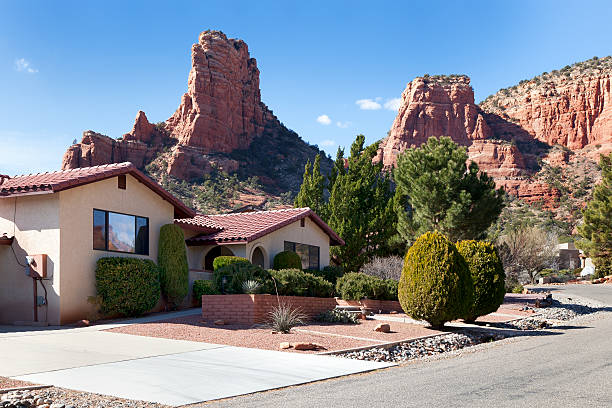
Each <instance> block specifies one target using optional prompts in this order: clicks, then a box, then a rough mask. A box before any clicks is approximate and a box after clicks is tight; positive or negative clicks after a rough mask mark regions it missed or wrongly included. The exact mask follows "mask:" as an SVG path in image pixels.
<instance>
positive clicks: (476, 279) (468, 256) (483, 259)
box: [457, 240, 506, 322]
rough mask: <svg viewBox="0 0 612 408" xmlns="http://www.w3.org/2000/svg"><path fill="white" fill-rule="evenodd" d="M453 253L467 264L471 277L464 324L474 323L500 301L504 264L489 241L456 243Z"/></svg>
mask: <svg viewBox="0 0 612 408" xmlns="http://www.w3.org/2000/svg"><path fill="white" fill-rule="evenodd" d="M457 250H458V251H459V253H460V254H461V255H462V256H463V258H464V259H465V261H466V262H467V264H468V267H469V269H470V274H471V275H472V283H473V285H474V301H473V303H472V307H471V308H470V310H469V312H468V314H467V315H465V321H467V322H474V321H475V320H476V319H477V318H478V317H479V316H484V315H487V314H489V313H493V312H495V311H496V310H497V309H498V308H499V306H500V305H501V304H502V303H503V302H504V295H505V292H506V274H505V273H504V265H503V264H502V262H501V259H500V258H499V254H498V253H497V249H495V246H494V245H493V244H492V243H490V242H485V241H472V240H469V241H461V242H459V243H457Z"/></svg>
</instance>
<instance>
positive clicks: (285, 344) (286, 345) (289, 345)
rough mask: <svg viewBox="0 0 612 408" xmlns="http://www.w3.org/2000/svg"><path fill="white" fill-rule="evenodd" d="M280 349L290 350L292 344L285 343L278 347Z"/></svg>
mask: <svg viewBox="0 0 612 408" xmlns="http://www.w3.org/2000/svg"><path fill="white" fill-rule="evenodd" d="M278 348H280V349H281V350H286V349H288V348H291V343H289V342H286V341H284V342H282V343H281V344H280V345H279V346H278Z"/></svg>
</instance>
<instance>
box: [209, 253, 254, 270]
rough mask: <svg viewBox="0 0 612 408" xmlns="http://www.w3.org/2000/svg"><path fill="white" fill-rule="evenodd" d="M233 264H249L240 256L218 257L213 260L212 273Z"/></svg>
mask: <svg viewBox="0 0 612 408" xmlns="http://www.w3.org/2000/svg"><path fill="white" fill-rule="evenodd" d="M234 264H241V265H250V264H251V263H250V262H249V260H248V259H246V258H242V257H240V256H218V257H216V258H215V259H214V260H213V271H216V270H217V269H220V268H223V267H225V266H229V265H234Z"/></svg>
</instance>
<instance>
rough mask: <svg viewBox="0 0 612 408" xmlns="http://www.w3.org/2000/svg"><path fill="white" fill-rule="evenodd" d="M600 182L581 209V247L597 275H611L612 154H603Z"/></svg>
mask: <svg viewBox="0 0 612 408" xmlns="http://www.w3.org/2000/svg"><path fill="white" fill-rule="evenodd" d="M599 166H600V167H601V176H602V180H601V183H600V184H598V185H597V186H595V188H594V189H593V199H592V200H591V201H590V202H589V203H588V204H587V206H586V208H585V209H584V210H582V214H583V216H584V223H583V224H582V225H580V226H579V227H578V232H579V233H580V235H582V237H583V240H581V241H579V242H578V246H579V247H580V249H582V250H584V252H585V253H586V254H587V255H588V256H590V257H591V258H593V263H594V264H595V269H596V276H597V277H603V276H607V275H612V153H611V154H610V155H608V156H604V155H601V157H600V160H599Z"/></svg>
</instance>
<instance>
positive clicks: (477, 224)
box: [394, 137, 504, 242]
mask: <svg viewBox="0 0 612 408" xmlns="http://www.w3.org/2000/svg"><path fill="white" fill-rule="evenodd" d="M467 159H468V156H467V153H466V151H465V149H464V148H463V147H460V146H458V145H457V144H455V143H454V142H453V141H452V140H451V138H449V137H440V139H437V138H435V137H431V138H429V140H428V141H427V143H425V144H424V145H422V146H421V147H419V148H415V149H409V150H406V151H405V152H404V153H403V154H401V155H400V156H399V157H398V160H397V167H396V168H395V171H394V178H395V182H396V183H397V188H396V196H395V198H394V208H395V210H396V212H397V216H398V232H399V234H400V235H401V237H402V238H403V239H404V240H405V241H406V242H412V241H413V240H414V239H415V238H416V237H418V236H419V235H421V234H423V233H425V232H427V231H433V230H438V231H440V232H442V233H444V234H445V235H447V236H448V237H449V238H450V239H451V240H452V241H458V240H464V239H479V238H483V236H484V235H485V232H486V230H487V228H488V227H489V226H490V225H491V224H492V223H493V222H495V220H497V218H498V217H499V214H500V213H501V210H502V208H503V206H504V201H503V198H504V191H503V189H499V190H496V189H495V183H494V182H493V180H492V179H491V178H490V177H489V176H487V174H486V173H485V172H479V171H478V165H477V164H476V163H474V162H472V163H470V164H469V165H466V161H467Z"/></svg>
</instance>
